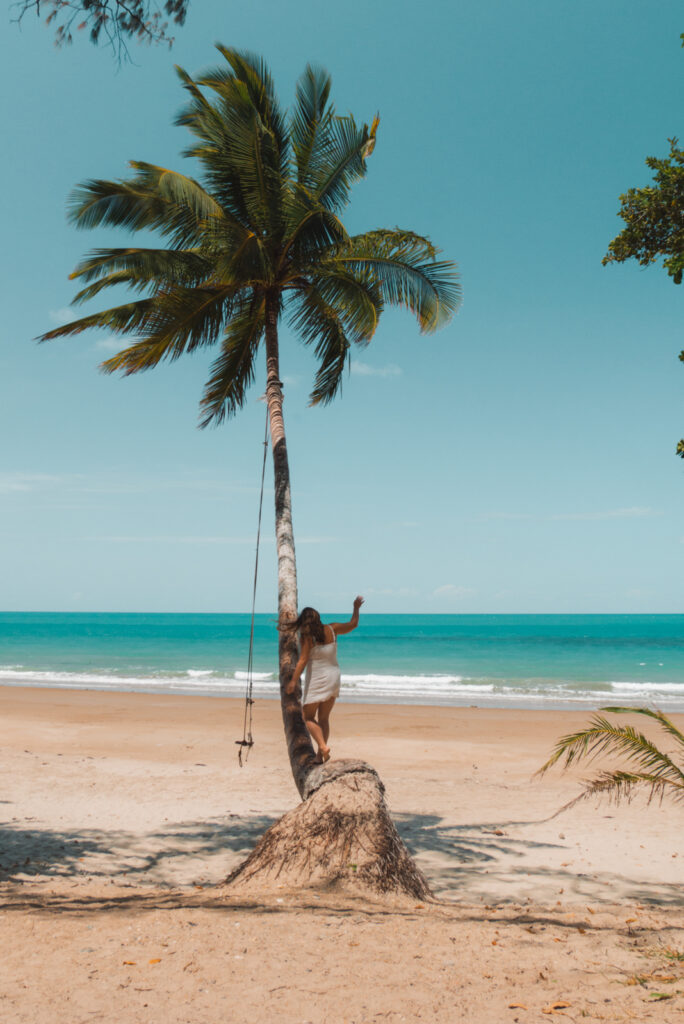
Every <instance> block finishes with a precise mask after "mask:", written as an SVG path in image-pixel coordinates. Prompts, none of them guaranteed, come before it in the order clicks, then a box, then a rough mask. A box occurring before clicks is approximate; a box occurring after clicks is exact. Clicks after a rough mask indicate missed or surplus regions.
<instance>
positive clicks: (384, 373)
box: [349, 359, 402, 377]
mask: <svg viewBox="0 0 684 1024" xmlns="http://www.w3.org/2000/svg"><path fill="white" fill-rule="evenodd" d="M349 369H350V372H351V373H353V374H355V375H356V376H358V377H400V376H401V374H402V369H401V367H400V366H396V365H395V364H394V363H388V365H387V366H371V365H370V363H362V362H360V361H359V360H358V359H352V361H351V364H350V366H349Z"/></svg>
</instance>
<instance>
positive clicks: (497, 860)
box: [0, 814, 684, 912]
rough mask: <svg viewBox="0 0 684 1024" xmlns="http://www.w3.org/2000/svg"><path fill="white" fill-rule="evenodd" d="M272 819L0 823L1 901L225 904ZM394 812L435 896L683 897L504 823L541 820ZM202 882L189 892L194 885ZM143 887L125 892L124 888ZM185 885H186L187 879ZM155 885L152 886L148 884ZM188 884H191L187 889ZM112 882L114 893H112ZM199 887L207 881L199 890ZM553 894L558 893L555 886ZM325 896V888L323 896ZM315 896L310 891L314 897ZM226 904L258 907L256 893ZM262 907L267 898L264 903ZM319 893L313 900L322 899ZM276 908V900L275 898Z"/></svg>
mask: <svg viewBox="0 0 684 1024" xmlns="http://www.w3.org/2000/svg"><path fill="white" fill-rule="evenodd" d="M275 820H276V819H275V818H274V817H272V816H269V815H229V816H226V817H221V818H215V819H210V820H206V821H193V822H183V823H174V824H172V825H169V827H168V828H164V829H158V830H156V831H152V832H147V833H144V834H138V833H131V832H124V831H121V830H118V831H117V830H111V831H105V830H96V829H90V830H88V829H83V830H77V831H70V830H64V831H56V830H49V829H41V828H39V827H33V828H31V827H28V826H27V824H26V823H24V824H17V825H14V824H12V823H10V824H5V825H3V826H0V883H3V884H2V891H3V896H2V902H3V905H4V906H5V907H8V906H19V905H23V906H24V907H30V906H33V905H34V903H33V902H32V888H33V886H34V884H35V885H39V886H40V888H41V890H42V892H41V893H40V894H38V893H37V892H36V897H35V899H36V902H35V909H40V908H43V909H46V907H47V906H48V905H50V906H52V907H53V908H54V909H58V908H61V909H69V908H71V909H72V910H73V909H76V908H77V907H81V909H85V908H86V907H87V906H88V905H89V903H92V909H97V908H100V909H102V908H103V907H105V906H106V907H108V908H109V909H115V908H116V907H119V908H121V909H125V908H128V907H131V906H133V905H135V906H138V907H140V909H145V908H151V907H156V908H157V909H174V908H177V907H180V906H184V907H191V906H195V905H196V906H202V907H205V908H207V907H212V906H215V907H216V908H217V909H218V908H219V907H220V908H223V909H226V906H227V905H228V904H227V902H226V897H225V895H223V896H218V895H216V896H213V895H212V892H214V893H215V892H216V890H215V889H214V886H215V885H217V884H220V883H221V881H222V880H223V879H224V878H225V877H226V876H227V875H228V874H229V872H230V871H231V870H232V869H233V868H234V867H235V866H237V864H238V863H239V862H240V861H241V860H242V859H243V858H244V857H245V856H246V855H247V854H248V853H249V851H250V850H251V849H252V847H253V846H254V844H255V843H256V841H257V839H258V838H259V836H260V835H261V834H262V833H263V832H264V831H265V829H267V828H268V827H269V826H270V825H271V824H273V822H274V821H275ZM395 822H396V825H397V828H398V830H399V833H400V834H401V836H402V838H403V840H404V842H405V843H406V845H407V847H408V848H409V850H410V851H411V853H412V855H413V856H414V857H415V858H416V860H417V862H418V864H419V866H420V867H421V868H422V869H423V871H424V872H425V874H426V875H427V877H428V881H429V883H430V886H431V887H432V889H433V892H434V893H435V896H436V897H437V900H438V902H439V903H443V904H444V905H447V904H451V905H454V904H460V905H461V906H462V907H464V908H465V906H467V905H472V904H474V903H484V904H490V903H491V904H498V905H499V906H503V905H515V904H524V902H525V900H526V899H528V898H529V897H530V893H532V894H534V899H535V902H542V903H546V904H547V905H550V904H552V903H553V902H555V901H556V899H557V898H558V897H557V896H556V895H555V894H556V893H560V894H562V900H563V902H572V901H575V900H589V901H596V902H598V903H605V904H609V903H616V902H618V901H620V900H623V899H627V900H632V901H636V902H639V903H644V904H650V905H652V906H659V907H661V908H663V909H665V908H672V909H675V908H678V909H681V908H682V906H684V899H683V896H682V889H681V887H679V886H676V885H669V884H650V883H649V884H646V883H644V882H643V880H641V879H630V878H627V877H625V876H623V875H620V874H618V873H609V872H603V873H598V874H583V873H579V872H577V871H572V870H568V869H566V868H565V867H550V866H548V857H547V858H546V862H545V853H547V852H548V851H558V850H560V849H565V847H564V846H563V844H562V843H551V842H538V841H533V840H526V839H524V838H520V837H519V836H515V837H511V836H508V835H507V834H506V830H507V829H512V828H520V827H523V826H525V825H533V824H540V822H533V821H527V822H525V821H503V822H491V823H484V824H483V823H478V824H470V825H453V824H448V823H446V822H445V821H444V820H443V819H442V818H439V817H438V816H436V815H428V814H402V815H397V816H395ZM58 879H61V880H63V881H67V880H69V879H71V880H72V882H73V885H74V888H75V889H76V888H77V887H78V886H79V884H80V883H82V882H85V881H86V880H87V881H88V884H89V886H92V885H94V884H97V883H98V882H99V883H101V884H102V885H111V886H112V887H113V889H112V896H111V897H109V896H107V895H103V894H100V895H98V896H97V897H93V899H92V901H90V900H89V899H88V898H87V897H85V895H84V897H83V898H82V897H79V895H78V893H77V892H74V894H73V895H64V894H61V895H57V894H55V895H54V897H52V898H51V897H50V893H49V892H48V890H49V887H50V883H51V881H52V880H54V881H56V880H58ZM193 886H194V887H195V890H196V892H195V893H193V891H192V887H193ZM128 887H131V888H135V889H136V890H139V891H137V892H134V893H131V894H130V895H129V894H127V893H124V894H121V892H120V890H121V889H122V888H128ZM184 887H185V888H184ZM151 888H153V889H154V891H153V892H150V889H151ZM188 889H190V891H188ZM115 890H118V891H116V894H114V893H115ZM200 890H201V891H200ZM552 894H553V895H552ZM319 898H320V899H321V900H324V898H325V894H321V896H320V897H319ZM313 899H314V897H311V901H313ZM229 905H230V906H235V907H236V906H241V907H243V909H244V908H247V907H256V906H257V904H256V903H252V902H251V901H246V902H245V901H240V902H239V903H233V902H232V901H229ZM259 905H260V906H261V909H264V907H265V906H267V905H268V901H265V903H264V904H259ZM323 905H324V904H323V903H322V902H321V903H320V904H318V903H314V904H313V906H314V908H315V909H321V908H322V907H323ZM272 909H273V912H276V911H277V909H278V908H275V907H274V908H272Z"/></svg>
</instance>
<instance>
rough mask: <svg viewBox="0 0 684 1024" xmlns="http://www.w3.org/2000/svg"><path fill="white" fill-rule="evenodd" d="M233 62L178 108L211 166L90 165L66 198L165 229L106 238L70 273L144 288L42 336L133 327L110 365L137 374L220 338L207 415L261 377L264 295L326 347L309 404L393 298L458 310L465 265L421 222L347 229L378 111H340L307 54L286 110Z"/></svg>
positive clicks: (420, 314)
mask: <svg viewBox="0 0 684 1024" xmlns="http://www.w3.org/2000/svg"><path fill="white" fill-rule="evenodd" d="M218 50H219V52H220V53H221V55H222V57H223V58H224V60H225V63H224V64H222V65H220V66H219V67H217V68H214V69H212V70H211V71H208V72H206V73H204V74H203V75H201V76H200V77H198V78H196V79H193V78H191V77H190V75H188V74H187V72H185V71H184V70H183V69H181V68H178V75H179V77H180V80H181V82H182V84H183V87H184V89H185V91H186V93H187V96H188V99H187V102H186V105H185V107H184V108H183V110H181V112H180V114H179V115H178V117H177V123H178V124H179V125H182V126H183V127H185V128H187V129H188V130H189V131H190V132H191V134H192V135H193V136H194V140H193V143H192V144H191V146H190V147H189V148H188V149H187V150H186V155H187V156H190V157H192V158H194V159H195V160H196V161H197V162H198V163H199V164H200V167H201V169H202V175H201V180H197V179H195V178H191V177H187V176H185V175H182V174H178V173H176V172H175V171H171V170H168V169H166V168H163V167H157V166H155V165H153V164H148V163H143V162H140V161H133V162H132V163H131V167H132V168H133V171H134V173H133V175H132V176H131V177H130V178H128V179H126V180H123V181H101V180H90V181H86V182H84V183H83V184H82V185H79V186H78V187H77V188H76V189H75V190H74V192H73V194H72V196H71V198H70V201H69V216H70V219H71V220H72V222H73V223H74V224H75V225H76V226H77V227H81V228H93V227H100V226H103V225H110V226H112V227H124V228H127V229H128V230H130V231H140V230H148V231H149V230H152V231H156V232H158V233H159V234H160V235H161V236H162V238H163V239H164V240H165V242H166V245H165V247H163V248H159V249H151V248H144V249H137V248H124V249H96V250H94V251H93V252H91V253H89V254H88V255H87V256H86V257H85V258H84V259H83V260H82V261H81V263H80V264H79V265H78V267H77V268H76V270H75V271H74V273H73V274H72V275H71V276H72V278H74V279H77V280H79V279H80V280H81V281H82V282H83V284H84V285H85V287H83V288H82V289H81V291H79V292H78V294H77V295H76V297H75V299H74V301H75V302H77V303H80V302H85V301H89V300H91V299H92V298H94V297H95V296H96V295H98V294H99V293H100V291H102V290H104V289H106V288H109V287H114V286H120V285H127V286H128V287H129V288H131V289H132V290H133V291H134V292H137V293H144V297H142V298H139V299H135V300H133V301H130V302H127V303H125V304H124V305H121V306H115V307H113V308H112V309H108V310H104V311H101V312H99V313H93V314H89V315H87V316H84V317H82V318H81V319H79V320H74V321H73V322H71V323H69V324H65V325H64V326H62V327H59V328H56V329H55V330H52V331H49V332H48V333H47V334H45V335H43V337H42V339H41V340H48V339H52V338H57V337H62V336H65V335H70V334H78V333H80V332H81V331H84V330H90V329H92V328H94V327H102V328H106V329H107V330H109V331H111V332H114V333H118V334H122V335H134V336H137V339H138V340H136V341H134V343H133V344H132V345H130V346H129V347H128V348H124V349H122V351H121V352H119V353H117V355H115V356H113V357H112V358H111V359H108V360H107V361H106V362H105V363H104V364H103V366H102V368H103V369H104V370H105V372H108V373H111V372H114V371H119V372H121V373H123V374H131V373H137V372H139V371H141V370H146V369H149V368H151V367H154V366H156V365H157V364H158V363H159V362H161V361H162V360H175V359H177V358H178V357H179V356H180V355H182V354H183V353H184V352H192V351H194V350H195V349H197V348H199V347H202V346H206V345H213V344H217V345H219V346H220V354H219V356H218V358H217V359H216V360H215V362H214V363H213V365H212V368H211V376H210V379H209V381H208V382H207V385H206V389H205V393H204V397H203V399H202V403H201V424H202V426H205V425H207V424H209V423H211V422H214V423H219V422H221V421H222V420H223V419H225V418H226V417H228V416H231V415H232V414H233V413H235V412H236V411H237V410H238V409H239V408H240V407H241V406H242V405H243V404H244V401H245V398H246V394H247V390H248V388H249V385H250V384H251V383H252V381H253V379H254V367H255V358H256V354H257V351H258V348H259V345H260V343H261V341H262V338H263V336H264V331H265V329H266V309H267V305H268V303H269V302H270V303H271V308H277V309H278V310H285V312H286V313H287V315H288V317H289V320H290V323H291V324H292V325H293V326H294V327H295V329H296V331H297V333H298V334H299V336H300V338H301V339H302V341H303V342H304V343H305V344H307V345H311V346H313V348H314V351H315V355H316V357H317V359H318V364H319V365H318V372H317V374H316V379H315V382H314V388H313V391H312V393H311V401H312V403H314V404H315V403H318V402H323V403H326V402H329V401H331V399H332V398H334V396H335V395H336V394H337V393H338V391H339V389H340V386H341V384H342V380H343V375H344V371H345V368H346V367H347V366H348V362H349V353H350V350H351V348H352V346H353V345H355V344H356V345H365V344H367V343H368V342H369V341H370V339H371V338H372V337H373V334H374V332H375V329H376V327H377V324H378V321H379V318H380V315H381V314H382V311H383V310H384V308H385V307H386V306H387V305H395V306H403V307H405V308H406V309H408V310H409V311H410V312H412V313H413V314H414V315H415V317H416V319H417V321H418V324H419V327H420V330H421V332H423V333H431V332H433V331H435V330H437V329H438V328H439V327H441V326H442V325H443V324H444V323H445V322H446V321H447V320H448V319H449V317H451V316H452V315H453V313H454V312H455V310H456V308H457V306H458V303H459V301H460V290H459V285H458V280H457V276H456V272H455V267H454V265H453V264H452V263H451V262H449V261H448V260H444V259H440V258H439V251H438V250H437V249H436V248H435V246H434V245H433V244H432V243H431V242H430V241H429V239H427V238H424V237H423V236H421V235H417V234H415V233H414V232H411V231H403V230H400V229H398V228H394V229H390V230H386V229H384V230H383V229H380V230H375V231H369V232H366V233H364V234H360V235H357V236H355V237H350V236H349V234H348V233H347V231H346V229H345V227H344V225H343V223H342V221H341V220H340V216H339V215H340V213H341V211H342V209H343V207H344V206H345V205H346V204H347V202H348V201H349V198H350V192H351V188H352V186H353V185H354V183H355V182H357V181H358V180H359V179H360V178H362V177H364V175H365V174H366V169H367V159H368V157H369V156H370V154H371V153H372V151H373V148H374V146H375V140H376V133H377V129H378V124H379V119H378V118H377V117H376V118H375V119H374V120H373V121H372V123H371V125H370V127H369V126H368V125H366V124H364V125H360V126H359V125H357V124H356V122H355V121H354V119H353V118H352V117H350V116H345V117H338V116H337V114H336V113H335V109H334V107H333V106H332V104H331V103H330V99H329V96H330V77H329V76H328V75H327V73H326V72H324V71H322V70H320V69H316V68H311V67H308V68H307V69H306V71H305V72H304V75H303V76H302V78H301V79H300V81H299V83H298V86H297V92H296V100H295V104H294V108H293V110H292V111H291V112H290V114H289V115H286V114H285V113H284V112H283V111H282V110H281V108H280V105H279V103H278V99H277V97H276V95H275V90H274V86H273V81H272V79H271V76H270V74H269V72H268V69H267V68H266V66H265V65H264V63H263V61H262V60H261V59H260V58H258V57H255V56H253V55H251V54H247V53H241V52H238V51H236V50H230V49H227V48H226V47H223V46H219V47H218Z"/></svg>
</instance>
